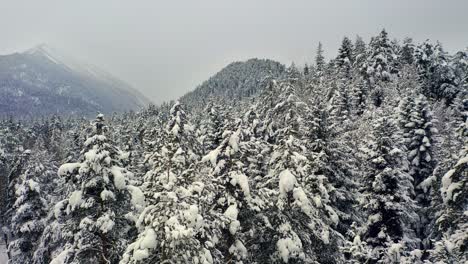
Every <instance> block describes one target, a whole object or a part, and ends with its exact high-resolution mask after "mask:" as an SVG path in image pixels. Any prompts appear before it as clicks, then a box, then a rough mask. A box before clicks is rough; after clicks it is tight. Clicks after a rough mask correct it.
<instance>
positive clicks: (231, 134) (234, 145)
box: [202, 124, 259, 263]
mask: <svg viewBox="0 0 468 264" xmlns="http://www.w3.org/2000/svg"><path fill="white" fill-rule="evenodd" d="M242 137H243V135H242V128H241V126H240V124H239V125H237V129H233V130H226V131H224V133H223V141H222V142H221V144H220V145H219V146H218V147H217V148H216V149H215V150H213V151H211V152H210V153H209V154H208V155H206V156H205V157H203V159H202V161H203V162H208V161H209V162H211V165H212V167H213V168H212V170H211V172H210V176H209V178H208V179H207V183H206V185H207V188H208V189H210V190H211V191H212V194H211V195H210V196H211V197H210V198H209V199H205V201H204V202H205V203H207V202H208V204H210V205H211V204H213V206H210V207H212V209H211V210H209V212H207V213H208V214H211V215H212V216H211V217H212V218H213V219H214V221H213V227H212V228H217V229H220V230H219V231H217V233H218V234H220V235H221V237H220V238H218V239H216V240H217V241H218V242H217V249H218V250H220V251H221V254H222V255H223V256H224V261H223V263H230V262H235V263H250V262H251V261H252V259H253V258H252V255H251V254H252V252H249V250H248V249H252V246H253V245H252V244H254V245H255V241H253V242H250V241H252V234H253V230H254V227H253V226H255V221H253V220H254V219H255V216H256V215H257V212H256V211H259V206H258V202H257V203H256V200H254V199H253V198H252V194H251V188H250V180H249V178H248V176H247V175H246V173H247V172H248V170H246V167H245V166H246V165H247V164H246V163H243V161H242V158H243V156H244V155H243V153H245V151H246V149H245V147H246V143H245V142H243V141H242ZM257 220H259V219H257ZM247 243H248V244H247Z"/></svg>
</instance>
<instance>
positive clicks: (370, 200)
mask: <svg viewBox="0 0 468 264" xmlns="http://www.w3.org/2000/svg"><path fill="white" fill-rule="evenodd" d="M396 132H397V128H396V124H395V122H394V121H393V119H392V118H391V117H390V116H389V115H388V114H384V115H383V116H381V117H380V118H377V119H376V120H375V121H374V124H373V131H372V141H371V142H369V143H370V146H369V154H368V155H369V170H368V171H367V172H366V174H367V175H366V176H365V178H364V186H363V189H362V192H363V200H362V203H363V204H362V206H363V208H364V210H365V211H366V213H367V222H366V223H364V226H363V227H362V229H361V231H360V232H359V233H360V234H358V236H357V237H356V238H355V239H354V242H353V243H352V246H351V256H352V257H351V259H352V260H353V261H354V262H353V263H362V262H366V263H408V261H410V260H413V257H414V256H411V255H410V252H411V251H412V250H413V249H416V248H417V247H418V246H419V244H418V239H417V238H416V236H415V234H414V232H412V230H411V227H412V225H413V224H414V223H415V222H416V218H417V215H416V211H415V210H416V204H415V203H414V201H413V200H412V198H411V196H412V188H413V187H412V185H411V177H410V175H409V174H408V173H407V172H406V170H407V169H405V167H407V162H406V160H405V156H404V152H403V151H402V149H401V148H402V147H403V146H400V145H399V144H398V140H397V139H396V138H395V135H396ZM405 254H406V255H405Z"/></svg>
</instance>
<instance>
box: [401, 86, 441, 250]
mask: <svg viewBox="0 0 468 264" xmlns="http://www.w3.org/2000/svg"><path fill="white" fill-rule="evenodd" d="M400 109H401V118H400V127H401V128H402V131H403V133H404V134H403V138H404V142H405V144H406V148H407V151H408V161H409V163H410V164H409V169H410V171H409V172H410V175H411V176H412V177H413V185H414V189H415V195H416V196H415V200H416V201H417V203H418V205H419V206H420V207H421V212H420V214H419V215H420V218H421V220H420V225H419V227H418V228H417V229H418V230H417V233H418V235H419V237H420V238H421V239H423V238H425V237H427V236H428V233H429V232H430V230H428V228H427V227H428V225H427V224H428V223H429V222H430V216H429V215H428V212H427V210H428V209H429V208H430V206H431V197H430V195H429V194H430V191H431V186H432V181H433V178H432V177H431V176H432V173H433V170H434V167H435V160H434V159H433V153H432V145H433V134H434V132H436V130H435V129H434V128H433V124H432V114H431V112H430V109H429V108H428V103H427V101H426V99H425V97H424V96H422V95H420V96H419V97H418V98H416V99H414V98H413V96H411V95H410V96H408V97H407V98H406V99H405V100H404V101H403V102H402V106H401V107H400ZM423 242H424V244H425V245H423V247H424V248H427V247H428V245H427V243H428V241H423Z"/></svg>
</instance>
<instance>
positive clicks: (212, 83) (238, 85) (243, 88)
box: [181, 59, 285, 107]
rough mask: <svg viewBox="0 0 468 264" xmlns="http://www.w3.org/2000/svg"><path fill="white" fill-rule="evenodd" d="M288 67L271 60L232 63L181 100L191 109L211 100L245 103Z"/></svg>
mask: <svg viewBox="0 0 468 264" xmlns="http://www.w3.org/2000/svg"><path fill="white" fill-rule="evenodd" d="M284 71H285V66H284V65H282V64H281V63H279V62H276V61H273V60H268V59H249V60H247V61H245V62H233V63H231V64H229V65H228V66H226V67H224V68H223V69H222V70H221V71H219V72H218V73H216V74H215V75H213V76H212V77H211V78H210V79H208V80H207V81H205V82H203V83H202V84H201V85H199V86H198V87H197V88H196V89H195V90H193V91H191V92H189V93H187V94H186V95H184V96H182V97H181V101H182V102H183V103H184V104H186V105H187V106H188V107H191V106H195V104H197V105H198V104H201V105H204V104H205V102H206V100H207V99H208V98H223V99H227V100H230V99H236V100H237V99H242V98H245V97H250V96H254V95H256V94H257V93H258V92H259V90H260V89H261V88H262V87H263V86H262V85H261V83H263V82H264V81H265V80H266V79H268V78H277V77H278V76H281V75H282V74H283V73H284Z"/></svg>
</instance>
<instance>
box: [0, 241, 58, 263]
mask: <svg viewBox="0 0 468 264" xmlns="http://www.w3.org/2000/svg"><path fill="white" fill-rule="evenodd" d="M0 263H1V264H6V263H8V255H7V249H6V247H5V245H3V244H0ZM51 263H52V262H51ZM52 264H54V263H52Z"/></svg>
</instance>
